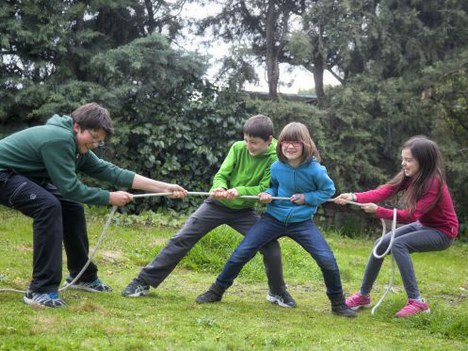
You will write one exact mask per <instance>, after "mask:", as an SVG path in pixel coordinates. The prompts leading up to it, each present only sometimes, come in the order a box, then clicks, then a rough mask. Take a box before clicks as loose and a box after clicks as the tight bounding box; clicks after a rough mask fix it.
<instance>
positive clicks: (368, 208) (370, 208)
mask: <svg viewBox="0 0 468 351" xmlns="http://www.w3.org/2000/svg"><path fill="white" fill-rule="evenodd" d="M377 207H378V206H377V205H376V204H374V203H372V202H369V203H368V204H362V206H361V208H362V209H363V210H364V212H367V213H376V212H377Z"/></svg>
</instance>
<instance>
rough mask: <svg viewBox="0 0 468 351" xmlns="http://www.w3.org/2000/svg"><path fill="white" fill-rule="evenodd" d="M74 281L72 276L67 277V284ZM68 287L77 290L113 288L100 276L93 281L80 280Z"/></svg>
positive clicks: (107, 290) (105, 290)
mask: <svg viewBox="0 0 468 351" xmlns="http://www.w3.org/2000/svg"><path fill="white" fill-rule="evenodd" d="M72 281H73V278H72V277H68V278H67V279H66V282H67V284H70V283H71V282H72ZM68 289H75V290H84V291H89V292H111V291H112V288H111V287H110V286H109V285H107V284H104V283H103V282H102V281H101V280H100V279H99V278H98V279H96V280H94V281H92V282H78V283H75V284H73V285H70V286H68Z"/></svg>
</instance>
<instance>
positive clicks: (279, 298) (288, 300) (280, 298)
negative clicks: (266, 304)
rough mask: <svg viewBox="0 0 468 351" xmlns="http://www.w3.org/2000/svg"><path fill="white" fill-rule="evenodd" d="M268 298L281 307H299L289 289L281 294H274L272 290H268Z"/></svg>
mask: <svg viewBox="0 0 468 351" xmlns="http://www.w3.org/2000/svg"><path fill="white" fill-rule="evenodd" d="M267 300H268V301H270V302H271V303H275V304H277V305H278V306H281V307H297V304H296V301H294V299H293V297H292V296H291V294H290V293H289V292H288V291H287V290H286V291H285V292H283V293H282V294H279V295H273V294H272V293H271V292H268V295H267Z"/></svg>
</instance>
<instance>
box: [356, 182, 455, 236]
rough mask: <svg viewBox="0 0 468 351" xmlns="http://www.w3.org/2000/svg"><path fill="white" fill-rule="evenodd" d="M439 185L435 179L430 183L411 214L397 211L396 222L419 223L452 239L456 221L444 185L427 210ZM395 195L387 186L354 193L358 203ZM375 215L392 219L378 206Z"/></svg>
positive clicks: (391, 212) (391, 187)
mask: <svg viewBox="0 0 468 351" xmlns="http://www.w3.org/2000/svg"><path fill="white" fill-rule="evenodd" d="M408 183H409V182H408ZM439 184H440V183H439V181H438V180H436V179H434V180H433V181H432V183H431V185H430V187H429V189H428V191H427V192H426V193H425V194H424V195H423V196H422V197H421V198H420V199H419V200H418V201H417V203H416V209H415V211H414V212H413V213H410V212H409V211H408V210H406V209H401V210H397V220H398V222H399V223H412V222H416V221H419V222H420V223H421V224H422V225H423V226H425V227H429V228H433V229H435V230H438V231H440V232H442V233H444V234H445V235H447V236H448V237H450V238H452V239H454V238H455V237H456V236H457V234H458V219H457V215H456V213H455V209H454V207H453V202H452V197H451V196H450V193H449V191H448V188H447V185H446V184H444V186H443V188H442V195H441V197H440V199H439V201H438V202H437V204H436V206H435V207H433V208H432V209H430V210H429V207H430V206H431V204H433V203H434V201H435V199H436V198H437V194H438V192H439ZM395 194H396V189H395V187H394V186H391V185H387V184H386V185H383V186H381V187H379V188H377V189H375V190H370V191H366V192H362V193H355V195H356V198H357V202H359V203H369V202H373V203H377V202H380V201H382V200H385V199H388V198H390V197H392V196H394V195H395ZM375 215H376V217H377V218H383V219H392V218H393V210H392V209H388V208H384V207H380V206H378V207H377V212H376V213H375Z"/></svg>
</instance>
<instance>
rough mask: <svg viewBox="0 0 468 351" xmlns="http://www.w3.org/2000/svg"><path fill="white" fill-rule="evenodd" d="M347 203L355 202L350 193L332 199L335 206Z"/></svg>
mask: <svg viewBox="0 0 468 351" xmlns="http://www.w3.org/2000/svg"><path fill="white" fill-rule="evenodd" d="M349 201H356V199H355V198H354V196H353V194H352V193H343V194H340V195H339V196H337V197H335V198H334V199H333V202H334V203H335V204H337V205H346V204H347V203H348V202H349Z"/></svg>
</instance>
